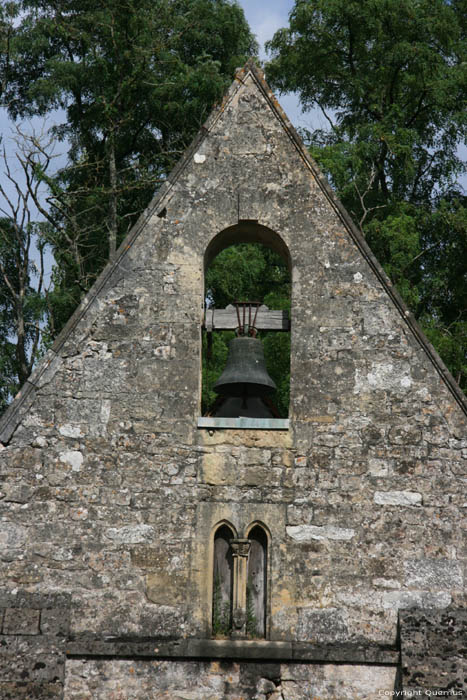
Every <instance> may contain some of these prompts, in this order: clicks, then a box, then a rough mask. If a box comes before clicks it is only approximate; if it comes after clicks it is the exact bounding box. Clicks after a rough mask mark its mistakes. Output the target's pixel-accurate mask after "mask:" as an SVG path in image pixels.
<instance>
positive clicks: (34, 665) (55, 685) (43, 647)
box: [0, 592, 70, 700]
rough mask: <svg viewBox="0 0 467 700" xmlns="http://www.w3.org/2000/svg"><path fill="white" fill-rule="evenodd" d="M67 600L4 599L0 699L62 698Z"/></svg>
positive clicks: (40, 597)
mask: <svg viewBox="0 0 467 700" xmlns="http://www.w3.org/2000/svg"><path fill="white" fill-rule="evenodd" d="M69 606H70V596H69V595H61V594H58V595H35V594H29V593H22V592H19V593H16V594H14V593H11V594H5V595H0V631H1V634H0V698H2V700H22V699H23V698H24V700H35V699H36V698H37V700H46V699H49V698H62V697H63V683H64V677H65V658H66V657H65V645H66V641H67V638H68V628H69V617H70V616H69Z"/></svg>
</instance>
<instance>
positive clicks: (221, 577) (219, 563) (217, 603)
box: [212, 524, 235, 637]
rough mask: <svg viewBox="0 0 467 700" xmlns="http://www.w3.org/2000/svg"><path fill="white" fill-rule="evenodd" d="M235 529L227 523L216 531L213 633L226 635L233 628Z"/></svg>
mask: <svg viewBox="0 0 467 700" xmlns="http://www.w3.org/2000/svg"><path fill="white" fill-rule="evenodd" d="M234 538H235V533H234V531H233V530H232V529H231V528H230V527H229V526H228V525H226V524H222V525H220V526H219V527H218V528H217V530H216V531H215V533H214V549H213V572H212V573H213V576H212V633H213V636H215V637H226V636H228V635H229V634H230V631H231V629H232V601H233V557H232V550H231V547H230V542H231V540H232V539H234Z"/></svg>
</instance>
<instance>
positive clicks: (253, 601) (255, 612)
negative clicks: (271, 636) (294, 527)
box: [246, 525, 268, 637]
mask: <svg viewBox="0 0 467 700" xmlns="http://www.w3.org/2000/svg"><path fill="white" fill-rule="evenodd" d="M248 539H249V541H250V553H249V557H248V572H247V589H246V608H247V621H246V630H247V635H248V636H249V637H266V615H267V596H268V590H267V588H268V585H267V584H268V536H267V534H266V532H265V531H264V529H263V528H262V527H261V526H260V525H254V526H253V527H252V529H251V530H250V531H249V533H248Z"/></svg>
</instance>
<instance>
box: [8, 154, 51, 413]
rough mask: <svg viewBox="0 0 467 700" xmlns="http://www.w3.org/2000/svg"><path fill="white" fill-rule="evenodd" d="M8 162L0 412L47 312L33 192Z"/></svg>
mask: <svg viewBox="0 0 467 700" xmlns="http://www.w3.org/2000/svg"><path fill="white" fill-rule="evenodd" d="M4 164H5V176H6V182H8V183H9V184H10V185H11V193H10V192H9V191H7V189H6V187H5V186H3V185H2V184H0V217H1V218H0V412H1V411H2V410H3V408H5V407H6V406H7V404H8V403H9V401H10V399H11V397H12V396H14V394H15V393H16V392H17V391H18V389H19V388H20V387H21V386H22V384H24V382H25V381H26V380H27V378H28V377H29V375H30V374H31V371H32V368H33V365H34V362H35V360H36V359H37V356H38V353H39V352H40V349H41V341H42V327H41V321H42V320H43V318H44V314H45V310H46V290H45V289H44V245H43V243H42V242H41V238H40V235H39V232H38V230H37V229H38V225H37V224H36V223H35V222H34V221H33V219H32V214H31V206H30V205H31V196H30V193H29V192H28V191H27V190H26V192H24V191H23V189H22V188H21V187H20V186H19V184H18V182H17V180H15V178H14V176H13V175H12V172H11V169H10V167H9V164H8V161H7V159H6V157H5V154H4ZM35 186H36V187H38V186H39V183H37V182H36V183H35ZM32 189H34V185H32ZM36 244H38V245H36Z"/></svg>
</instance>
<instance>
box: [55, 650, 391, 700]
mask: <svg viewBox="0 0 467 700" xmlns="http://www.w3.org/2000/svg"><path fill="white" fill-rule="evenodd" d="M395 675H396V669H395V668H394V667H382V666H373V667H371V666H361V665H350V664H341V665H335V664H279V663H266V662H263V663H251V662H246V661H243V662H239V663H235V662H232V661H219V660H217V661H159V660H158V661H141V660H139V661H136V662H135V661H130V660H128V661H124V660H119V661H117V660H104V659H102V660H95V659H93V660H82V659H79V660H78V659H71V660H68V661H67V672H66V681H65V697H66V700H94V698H99V700H116V699H118V700H126V699H127V698H132V700H147V698H151V700H188V699H189V700H227V699H229V700H247V699H249V700H253V698H254V699H255V700H311V698H319V699H320V700H336V698H339V700H347V699H348V700H355V699H356V698H358V699H359V700H376V699H379V698H381V697H384V695H382V694H385V695H386V697H388V694H389V693H391V691H393V689H394V681H395Z"/></svg>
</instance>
